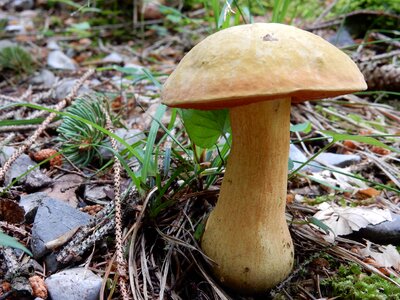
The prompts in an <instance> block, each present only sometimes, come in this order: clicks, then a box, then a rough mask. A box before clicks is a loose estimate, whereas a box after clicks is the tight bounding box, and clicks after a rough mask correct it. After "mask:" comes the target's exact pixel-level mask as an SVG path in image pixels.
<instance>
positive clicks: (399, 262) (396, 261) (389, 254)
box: [360, 241, 400, 270]
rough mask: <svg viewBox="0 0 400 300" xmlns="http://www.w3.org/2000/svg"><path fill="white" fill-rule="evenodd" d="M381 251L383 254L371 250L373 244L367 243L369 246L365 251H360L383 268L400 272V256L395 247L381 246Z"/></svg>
mask: <svg viewBox="0 0 400 300" xmlns="http://www.w3.org/2000/svg"><path fill="white" fill-rule="evenodd" d="M379 250H380V251H381V252H377V251H375V250H373V249H371V242H369V241H367V246H366V247H365V248H364V249H360V253H361V254H362V255H364V256H370V257H372V258H373V259H375V261H376V263H377V264H378V265H379V266H381V267H385V268H390V267H393V268H395V269H396V270H400V254H399V252H398V251H397V249H396V247H395V246H393V245H387V246H380V247H379Z"/></svg>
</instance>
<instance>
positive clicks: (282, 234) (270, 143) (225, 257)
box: [162, 23, 366, 294]
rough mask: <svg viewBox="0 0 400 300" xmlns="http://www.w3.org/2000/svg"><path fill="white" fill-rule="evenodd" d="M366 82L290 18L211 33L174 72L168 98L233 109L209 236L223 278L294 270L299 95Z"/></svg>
mask: <svg viewBox="0 0 400 300" xmlns="http://www.w3.org/2000/svg"><path fill="white" fill-rule="evenodd" d="M364 89H366V83H365V81H364V78H363V75H362V74H361V73H360V71H359V70H358V68H357V66H356V64H355V63H354V62H353V61H352V60H351V59H350V58H349V57H348V56H347V55H346V54H345V53H343V52H342V51H340V50H338V49H337V48H336V47H334V46H333V45H331V44H330V43H328V42H326V41H325V40H323V39H322V38H320V37H318V36H316V35H314V34H312V33H309V32H307V31H304V30H301V29H298V28H295V27H292V26H288V25H282V24H261V23H259V24H250V25H241V26H236V27H231V28H228V29H225V30H222V31H219V32H217V33H215V34H212V35H211V36H209V37H207V38H206V39H204V40H203V41H202V42H200V43H199V44H198V45H196V46H195V47H194V48H193V49H192V50H191V51H190V52H189V53H187V54H186V56H185V57H184V58H183V59H182V61H181V62H180V63H179V65H178V66H177V67H176V69H175V71H174V72H173V73H172V74H171V75H170V76H169V78H168V79H167V81H166V82H165V85H164V87H163V91H162V100H163V103H165V104H166V105H169V106H173V107H181V108H196V109H206V110H207V109H217V108H229V110H230V119H231V126H232V149H231V153H230V155H229V161H228V165H227V168H226V172H225V176H224V180H223V183H222V186H221V191H220V195H219V199H218V202H217V205H216V207H215V209H214V210H213V211H212V213H211V214H210V217H209V219H208V221H207V224H206V228H205V232H204V235H203V237H202V241H201V246H202V249H203V250H204V252H205V253H206V254H207V255H208V256H209V257H210V258H211V259H212V260H213V261H215V262H216V265H215V267H214V272H215V274H216V276H217V277H218V278H219V280H220V281H221V282H222V283H223V284H224V285H226V286H228V287H230V288H233V289H235V290H238V291H240V292H242V293H247V294H256V293H261V292H263V291H266V290H267V289H269V288H272V287H274V286H275V285H277V284H278V283H279V282H280V281H282V280H283V279H284V278H286V277H287V276H288V275H289V273H290V272H291V270H292V266H293V243H292V239H291V236H290V233H289V230H288V226H287V223H286V219H285V204H286V189H287V170H288V152H289V124H290V105H291V103H293V102H294V103H296V102H301V101H306V100H312V99H321V98H325V97H332V96H337V95H341V94H346V93H350V92H354V91H360V90H364Z"/></svg>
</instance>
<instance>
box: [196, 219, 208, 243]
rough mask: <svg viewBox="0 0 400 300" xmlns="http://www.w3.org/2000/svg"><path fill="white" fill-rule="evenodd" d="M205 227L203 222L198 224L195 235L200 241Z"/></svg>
mask: <svg viewBox="0 0 400 300" xmlns="http://www.w3.org/2000/svg"><path fill="white" fill-rule="evenodd" d="M205 228H206V225H204V224H203V223H200V224H199V225H197V227H196V231H195V232H194V234H193V237H194V238H195V239H196V241H200V239H201V237H202V235H203V232H204V229H205Z"/></svg>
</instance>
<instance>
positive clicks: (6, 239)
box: [0, 231, 33, 256]
mask: <svg viewBox="0 0 400 300" xmlns="http://www.w3.org/2000/svg"><path fill="white" fill-rule="evenodd" d="M0 245H2V246H5V247H12V248H16V249H20V250H22V251H24V252H25V253H27V254H29V255H30V256H33V255H32V252H31V251H29V250H28V249H27V248H26V247H25V246H24V245H22V244H21V243H20V242H18V241H17V240H16V239H14V238H13V237H11V236H9V235H7V234H5V233H4V232H2V231H0Z"/></svg>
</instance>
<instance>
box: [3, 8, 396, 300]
mask: <svg viewBox="0 0 400 300" xmlns="http://www.w3.org/2000/svg"><path fill="white" fill-rule="evenodd" d="M163 9H164V11H163V10H162V12H163V16H158V17H157V16H156V17H155V18H154V19H152V20H146V21H143V20H140V18H139V20H133V21H131V20H127V19H125V21H123V22H122V21H121V19H120V18H119V17H118V18H117V17H114V16H113V14H112V13H110V12H107V13H106V12H105V11H103V12H102V13H98V12H92V11H90V10H89V8H88V7H81V9H77V10H71V8H70V7H68V6H67V5H64V4H59V5H56V6H53V7H49V6H46V5H42V6H40V5H39V4H38V6H36V7H33V8H32V9H29V10H28V9H26V10H22V11H18V12H17V11H14V10H13V9H11V8H8V9H3V11H1V12H0V15H1V17H0V20H1V22H0V23H1V24H0V25H1V26H2V27H1V28H0V38H1V40H0V69H1V74H0V166H1V168H0V183H2V187H0V229H1V232H0V233H1V235H0V245H4V246H3V247H0V282H1V285H0V299H34V298H35V297H41V298H46V297H49V298H50V297H51V299H55V300H56V299H66V298H62V296H60V292H59V291H58V292H57V288H56V287H54V283H52V280H51V279H52V277H53V276H54V275H57V274H59V275H60V274H61V271H62V270H65V269H70V268H73V267H74V268H76V267H78V268H85V269H86V270H88V271H91V272H93V275H94V276H95V277H96V278H97V279H99V285H98V286H97V287H92V286H88V285H83V287H81V286H80V285H79V283H77V282H75V281H74V279H70V280H71V281H70V282H69V283H66V282H67V279H65V280H63V282H64V284H66V285H68V284H70V287H72V288H73V289H76V291H75V292H76V293H78V295H75V296H74V297H77V298H76V299H81V298H79V297H80V296H81V295H79V291H81V290H80V289H81V288H82V289H84V290H89V289H94V293H95V294H96V293H97V295H98V293H100V299H123V298H124V297H125V298H126V297H128V298H133V299H400V254H399V252H398V248H397V247H398V246H400V243H399V240H400V208H399V203H400V179H399V177H400V150H399V149H400V137H399V135H400V112H399V107H400V105H399V101H398V99H399V97H400V94H399V91H400V82H399V80H398V79H399V78H400V67H399V65H398V59H399V56H400V44H399V41H398V32H397V35H396V34H394V33H393V32H394V31H392V30H391V29H388V30H386V31H373V30H369V31H368V29H370V28H364V29H360V28H358V30H363V31H362V33H360V32H358V33H357V34H355V33H354V30H353V29H354V26H355V25H354V24H357V22H358V21H357V20H359V18H364V19H365V20H376V18H379V17H382V15H383V16H384V17H385V18H386V20H388V19H389V20H391V18H393V21H394V22H399V18H398V16H393V15H391V14H387V15H386V14H385V13H382V12H371V11H369V12H366V11H358V12H353V13H352V14H348V15H343V16H336V17H334V18H331V19H329V20H327V21H326V20H319V21H318V22H310V21H307V22H301V23H300V22H299V21H297V22H298V24H297V25H298V26H301V27H302V28H304V29H306V30H309V31H311V32H313V33H315V34H318V35H321V36H322V37H324V38H326V39H328V40H330V41H332V42H335V43H336V45H337V46H338V47H340V48H341V49H342V50H344V51H345V52H346V53H347V54H349V55H350V56H351V57H352V58H353V60H354V61H355V62H356V63H357V64H358V66H359V68H360V69H361V70H362V72H363V74H364V76H365V78H366V81H367V83H368V85H369V87H370V88H369V90H368V91H366V92H362V93H356V94H351V95H344V96H340V97H337V98H334V99H325V101H315V102H305V103H302V104H296V105H293V106H292V112H291V124H292V127H291V142H292V146H291V154H290V171H289V173H290V176H289V181H288V192H287V209H286V218H287V220H288V226H289V229H290V233H291V235H292V239H293V242H294V246H295V264H294V268H293V271H292V273H291V274H290V275H289V277H288V278H287V279H286V280H284V281H283V282H282V283H281V284H279V285H278V286H277V287H275V288H274V289H272V290H271V291H268V292H266V293H265V294H264V295H260V296H257V297H245V296H240V295H238V294H237V293H236V292H233V291H231V290H229V289H227V288H225V287H223V286H221V285H220V284H219V283H218V281H217V280H216V279H215V277H214V276H213V274H212V272H211V263H210V261H209V260H208V259H207V258H206V257H205V256H204V254H202V252H201V248H200V238H201V234H202V232H203V230H204V226H205V222H206V220H207V217H208V215H209V213H210V211H211V210H212V208H213V207H214V205H215V203H216V201H217V198H218V193H219V188H220V185H221V182H222V178H223V173H224V161H225V159H226V158H227V156H228V153H229V147H228V146H229V145H227V144H226V143H225V140H224V139H223V138H219V136H220V133H219V134H218V136H217V137H218V138H219V139H218V143H217V145H215V146H213V147H210V149H201V148H198V147H196V146H195V145H194V144H193V143H191V142H190V136H189V135H188V132H186V130H185V128H184V126H183V122H182V120H181V114H180V112H179V111H178V110H176V109H167V108H166V107H165V106H162V105H160V88H161V85H162V84H163V82H165V80H166V78H167V77H168V75H169V74H170V73H171V72H172V71H173V70H174V69H175V67H176V65H177V64H178V62H179V61H180V60H181V59H182V57H183V56H184V55H185V54H186V53H187V52H188V51H189V50H190V49H191V48H192V47H193V46H194V45H195V44H197V43H198V42H199V41H201V40H202V39H203V38H204V37H206V36H207V35H209V34H211V33H213V32H215V29H214V28H213V26H212V25H211V24H210V22H209V21H208V19H206V16H205V15H206V12H205V10H204V9H203V8H202V7H198V8H196V9H192V10H190V11H185V12H184V13H180V12H179V11H178V10H177V9H176V8H168V7H163ZM233 10H235V8H233ZM255 19H256V21H259V22H260V21H265V17H255ZM344 20H348V22H347V23H346V26H342V25H343V24H345V22H344ZM340 32H341V34H339V33H340ZM221 51H222V50H221ZM96 125H97V126H96ZM112 133H115V134H112ZM221 133H223V132H221ZM115 154H118V155H116V156H114V155H115ZM221 157H222V159H220V158H221ZM60 202H61V204H60ZM64 205H66V206H64ZM44 208H45V209H44ZM60 220H61V222H59V221H60ZM241 230H242V229H240V228H238V235H240V232H241ZM10 246H11V247H10ZM249 255H250V254H249ZM119 275H121V276H119ZM74 276H78V275H74ZM53 278H54V277H53ZM84 281H85V280H84V279H82V282H84ZM57 284H60V283H57ZM86 284H87V283H86ZM96 289H97V290H96ZM64 291H65V290H64ZM24 297H25V298H24ZM68 299H75V298H73V296H72V294H71V296H70V298H68ZM87 299H92V298H87Z"/></svg>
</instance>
